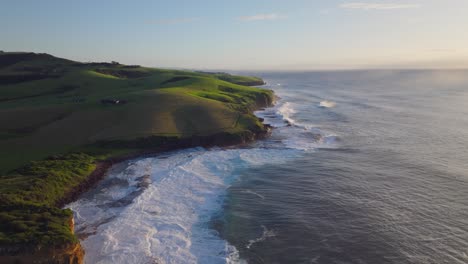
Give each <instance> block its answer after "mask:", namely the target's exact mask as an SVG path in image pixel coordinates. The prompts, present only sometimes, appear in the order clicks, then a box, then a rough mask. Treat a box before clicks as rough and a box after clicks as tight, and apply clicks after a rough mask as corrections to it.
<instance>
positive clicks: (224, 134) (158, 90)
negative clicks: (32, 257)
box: [0, 52, 273, 256]
mask: <svg viewBox="0 0 468 264" xmlns="http://www.w3.org/2000/svg"><path fill="white" fill-rule="evenodd" d="M259 84H263V81H262V80H261V79H259V78H255V77H242V76H233V75H229V74H225V73H204V72H190V71H178V70H163V69H154V68H146V67H140V66H136V65H130V66H127V65H121V64H118V63H115V62H113V63H80V62H74V61H70V60H66V59H60V58H56V57H53V56H51V55H48V54H35V53H8V52H7V53H0V157H1V159H0V175H1V176H0V204H1V209H0V245H4V246H7V247H10V246H11V245H30V246H32V247H37V245H43V244H47V245H56V244H60V243H63V242H71V243H75V242H76V238H75V237H74V236H73V235H72V234H71V232H70V227H69V220H70V217H71V212H69V211H68V210H60V209H58V208H57V207H56V206H58V205H61V203H63V201H64V199H66V197H67V196H70V194H71V193H76V188H78V187H79V186H82V185H83V183H84V182H86V181H89V177H90V174H91V172H92V171H93V170H94V169H95V168H96V162H97V161H99V160H103V159H106V158H110V157H118V156H123V155H128V154H131V153H137V152H141V151H150V150H157V149H163V148H173V147H184V146H191V145H213V144H218V143H219V144H228V143H240V142H242V141H245V140H249V139H252V138H254V137H255V135H256V134H259V133H264V132H265V130H266V128H265V127H264V126H263V125H262V124H261V122H260V121H259V120H258V119H257V118H256V117H255V116H253V114H252V110H253V109H255V108H258V107H264V106H267V105H268V104H270V103H271V102H272V99H273V93H272V91H270V90H264V89H259V88H253V87H247V86H243V85H259ZM1 255H2V250H0V256H1Z"/></svg>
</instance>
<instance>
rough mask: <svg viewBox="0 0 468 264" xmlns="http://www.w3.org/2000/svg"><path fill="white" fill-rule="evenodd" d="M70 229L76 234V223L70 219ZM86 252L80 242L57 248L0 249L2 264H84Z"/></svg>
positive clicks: (13, 247) (20, 247)
mask: <svg viewBox="0 0 468 264" xmlns="http://www.w3.org/2000/svg"><path fill="white" fill-rule="evenodd" d="M69 227H70V230H71V232H72V233H74V228H75V222H74V219H73V217H71V218H70V221H69ZM83 259H84V250H83V248H82V247H81V245H80V243H79V242H76V243H69V244H65V245H57V246H52V247H48V246H43V247H30V246H27V245H25V246H21V245H15V246H8V247H1V248H0V263H2V264H31V263H33V264H83Z"/></svg>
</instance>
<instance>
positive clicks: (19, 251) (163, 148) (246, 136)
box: [0, 83, 276, 264]
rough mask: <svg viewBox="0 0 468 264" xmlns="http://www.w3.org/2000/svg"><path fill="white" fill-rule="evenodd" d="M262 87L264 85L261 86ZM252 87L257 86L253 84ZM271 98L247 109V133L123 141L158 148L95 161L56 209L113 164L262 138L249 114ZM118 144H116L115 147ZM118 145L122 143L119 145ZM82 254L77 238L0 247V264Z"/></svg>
mask: <svg viewBox="0 0 468 264" xmlns="http://www.w3.org/2000/svg"><path fill="white" fill-rule="evenodd" d="M263 84H265V83H263ZM255 85H258V83H256V84H255ZM271 92H272V93H271V96H267V97H265V98H262V99H261V100H258V98H257V100H256V101H255V103H254V105H250V106H248V107H247V108H246V109H247V115H248V116H251V117H253V118H254V119H256V120H257V121H258V122H260V124H261V125H260V126H255V127H250V128H248V130H244V131H240V132H226V131H221V132H217V133H214V134H210V135H204V136H200V135H192V136H190V137H183V138H177V139H174V138H171V137H163V138H164V139H163V140H162V141H163V142H164V143H163V144H161V137H153V138H151V137H150V138H140V139H137V140H133V141H127V142H124V143H126V144H137V145H138V144H141V142H138V141H142V142H144V143H146V144H147V143H150V145H151V141H154V142H153V143H154V144H156V145H158V147H155V148H149V149H143V150H140V151H135V152H132V153H126V154H122V155H116V156H112V157H109V158H106V159H103V160H97V161H96V162H95V168H94V170H93V171H92V172H91V173H90V174H89V175H88V176H87V177H86V179H85V180H84V181H82V182H81V183H80V184H79V185H78V186H76V187H75V188H73V189H72V190H71V191H70V192H68V193H66V194H65V196H64V197H62V198H61V199H60V200H58V201H57V202H56V204H55V205H56V206H57V207H58V208H63V207H64V206H65V205H66V204H69V203H71V202H73V201H76V200H77V199H78V198H79V197H80V196H81V195H82V194H84V193H86V192H88V191H89V190H91V189H92V188H93V187H95V186H96V185H97V183H98V182H100V181H101V180H102V179H103V178H104V177H105V176H106V174H107V172H108V170H109V169H110V168H111V167H112V166H113V165H115V164H117V163H121V162H124V161H126V160H131V159H135V158H140V157H145V156H153V155H157V154H160V153H163V152H168V151H173V150H180V149H186V148H191V147H205V148H209V147H214V146H219V147H234V146H239V145H242V144H246V143H250V142H253V141H255V140H258V139H262V138H266V137H268V136H269V135H270V134H271V129H272V127H271V126H270V125H267V124H263V119H262V118H259V117H256V116H255V115H254V114H253V112H254V111H256V110H259V109H262V108H266V107H270V106H272V105H273V104H274V101H275V99H276V97H275V95H274V93H273V91H271ZM102 143H103V144H104V145H105V144H108V143H110V144H111V145H112V144H115V143H116V142H102ZM118 143H119V142H117V144H118ZM120 143H122V142H120ZM68 227H69V232H70V233H72V234H73V235H74V219H73V215H71V218H70V219H69V220H68ZM84 255H85V251H84V249H83V248H82V246H81V244H80V241H79V240H78V239H77V240H76V242H74V243H65V244H62V245H54V246H51V247H48V246H45V247H41V246H39V247H34V246H26V247H18V246H16V247H14V248H9V247H2V248H0V262H2V263H30V262H31V260H34V263H57V264H59V263H73V264H82V263H83V259H84Z"/></svg>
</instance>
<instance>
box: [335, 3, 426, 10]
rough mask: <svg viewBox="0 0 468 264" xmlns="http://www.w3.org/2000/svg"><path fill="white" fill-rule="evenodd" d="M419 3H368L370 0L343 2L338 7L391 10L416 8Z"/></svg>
mask: <svg viewBox="0 0 468 264" xmlns="http://www.w3.org/2000/svg"><path fill="white" fill-rule="evenodd" d="M418 7H420V5H419V4H401V3H375V2H374V3H370V2H352V3H343V4H341V5H340V8H346V9H361V10H393V9H409V8H418Z"/></svg>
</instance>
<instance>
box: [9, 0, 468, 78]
mask: <svg viewBox="0 0 468 264" xmlns="http://www.w3.org/2000/svg"><path fill="white" fill-rule="evenodd" d="M0 50H5V51H35V52H47V53H51V54H53V55H56V56H61V57H66V58H71V59H75V60H79V61H110V60H116V61H119V62H121V63H127V64H142V65H146V66H161V67H184V68H202V69H246V70H247V69H292V70H296V69H321V68H324V69H331V68H375V67H378V68H386V67H394V68H395V67H405V68H408V67H409V68H411V67H431V68H447V67H467V68H468V0H380V1H379V0H375V1H365V0H363V1H359V0H357V1H353V0H342V1H334V0H245V1H244V0H237V1H223V0H197V1H195V0H185V1H184V0H164V1H160V0H140V1H138V0H135V1H130V0H101V1H95V0H93V1H91V0H76V1H72V0H40V1H39V0H37V1H36V0H30V1H26V0H0Z"/></svg>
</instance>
